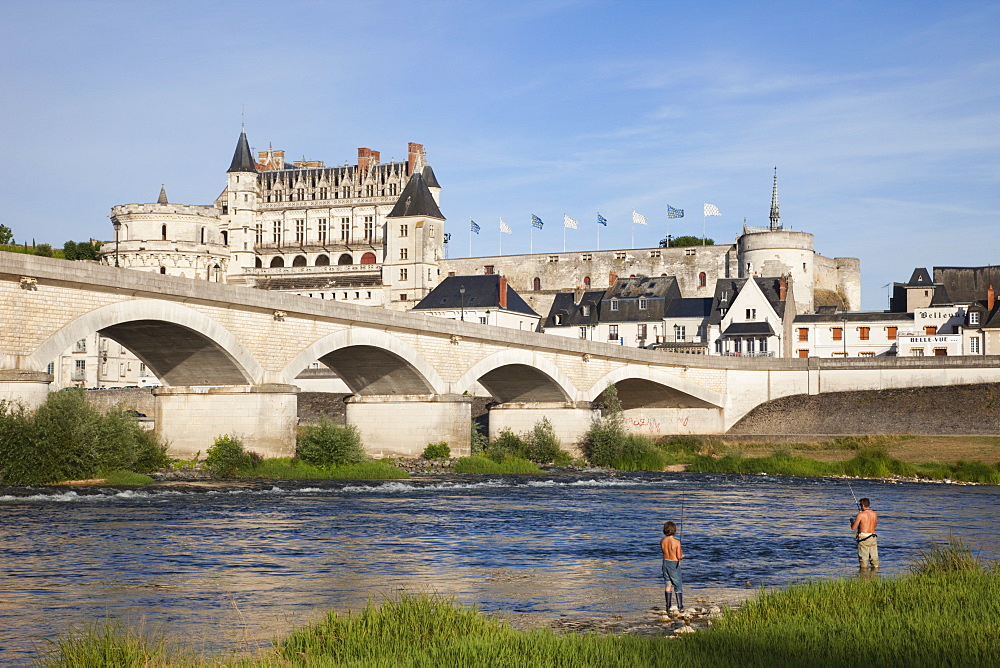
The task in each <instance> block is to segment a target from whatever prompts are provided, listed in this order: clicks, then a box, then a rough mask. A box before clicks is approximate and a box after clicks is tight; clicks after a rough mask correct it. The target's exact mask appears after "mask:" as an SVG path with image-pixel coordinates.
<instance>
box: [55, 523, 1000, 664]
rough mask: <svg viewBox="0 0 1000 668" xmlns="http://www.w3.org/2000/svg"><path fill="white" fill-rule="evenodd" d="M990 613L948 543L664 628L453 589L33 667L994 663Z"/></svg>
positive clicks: (967, 562) (112, 629)
mask: <svg viewBox="0 0 1000 668" xmlns="http://www.w3.org/2000/svg"><path fill="white" fill-rule="evenodd" d="M859 612H863V615H864V619H863V620H859V617H858V615H859ZM998 615H1000V571H998V569H997V568H996V567H995V566H994V567H987V566H984V565H983V564H982V563H980V562H979V561H978V559H976V558H975V557H974V556H973V555H972V553H971V551H970V550H969V549H968V548H966V547H965V546H964V545H962V544H961V543H958V542H952V543H951V544H950V545H948V546H946V547H943V548H941V547H938V548H934V549H931V550H929V551H928V552H926V553H924V555H923V556H922V559H921V561H920V562H919V563H917V564H915V566H914V568H913V571H912V572H911V573H909V574H906V575H903V576H901V577H898V578H891V579H890V578H885V579H880V578H878V577H877V576H875V577H865V578H850V579H839V580H833V581H826V582H810V583H806V584H800V585H792V586H790V587H788V588H787V589H785V590H783V591H777V592H762V593H761V594H760V595H758V596H756V597H755V598H753V599H751V600H749V601H747V602H746V603H745V604H744V605H742V606H741V607H739V608H729V609H726V610H724V611H718V612H712V613H708V614H706V615H705V617H706V618H705V627H704V628H703V629H702V630H697V628H696V627H695V626H694V625H688V624H686V623H685V620H684V619H683V618H680V619H677V618H674V619H665V620H663V621H660V619H659V618H660V615H659V614H658V613H656V617H657V618H658V619H657V620H656V621H655V622H653V624H656V625H658V627H654V628H657V629H658V630H659V629H662V631H663V632H661V633H648V632H645V630H646V629H645V628H644V627H641V628H630V629H627V630H624V629H621V628H618V627H615V626H614V625H598V626H594V625H589V626H588V625H587V624H586V623H581V622H579V621H572V620H570V621H567V622H565V623H563V624H562V625H561V627H557V628H552V625H550V627H549V628H534V629H521V628H516V627H515V626H514V625H513V624H511V623H508V622H507V621H505V620H503V619H498V618H497V617H498V616H497V615H491V616H487V615H483V614H481V613H480V612H479V611H478V610H476V609H475V608H470V607H464V606H459V605H456V604H454V603H452V602H451V601H450V600H449V599H444V598H439V597H435V596H427V595H402V596H399V597H397V598H393V599H390V600H386V601H384V602H383V603H381V604H379V605H375V604H371V603H369V605H368V606H367V607H366V608H365V609H363V610H361V611H360V612H358V613H355V614H350V613H348V614H338V613H336V612H329V613H327V614H326V615H325V617H324V618H323V619H321V620H319V621H317V622H315V623H313V624H309V625H306V626H304V627H301V628H299V629H296V630H294V631H292V632H290V633H289V634H287V635H286V636H285V637H283V638H281V639H279V640H277V641H275V642H274V644H273V646H271V647H266V648H259V649H257V650H256V651H253V652H251V653H245V654H242V655H236V656H232V655H228V656H221V655H218V656H211V655H201V654H198V653H196V652H195V651H194V650H192V649H191V648H188V647H184V646H179V645H177V644H174V643H172V642H169V641H168V640H167V639H166V638H164V637H157V636H155V635H154V636H152V637H151V636H149V635H147V634H144V633H142V632H141V631H140V630H136V629H131V628H127V627H123V626H121V625H119V624H116V623H114V622H107V623H106V624H105V625H104V626H103V627H102V626H100V625H98V626H95V627H93V628H90V629H85V630H83V631H81V632H76V633H71V634H69V635H67V636H63V637H62V638H59V639H57V640H56V641H55V642H54V643H53V645H52V648H51V652H50V654H49V656H48V657H47V660H46V661H45V662H43V663H42V665H50V666H66V667H75V666H87V667H88V668H90V667H93V666H105V665H115V666H124V667H129V666H146V665H217V666H235V665H239V666H257V667H261V668H265V667H268V668H269V667H274V666H291V665H350V666H382V665H385V666H390V665H391V666H401V667H402V666H443V665H449V666H451V665H458V666H469V667H477V666H497V665H501V666H507V665H511V666H513V665H531V666H567V665H572V666H593V667H599V666H601V667H603V666H607V667H612V666H614V667H618V666H630V667H631V666H653V665H672V666H705V665H712V666H774V665H788V666H814V665H837V666H854V665H878V666H939V665H977V666H995V665H1000V657H998V656H997V654H996V619H997V616H998ZM710 622H711V626H710V627H709V623H710ZM668 633H669V636H668V635H667V634H668ZM108 657H113V660H112V661H111V662H109V661H108V659H107V658H108Z"/></svg>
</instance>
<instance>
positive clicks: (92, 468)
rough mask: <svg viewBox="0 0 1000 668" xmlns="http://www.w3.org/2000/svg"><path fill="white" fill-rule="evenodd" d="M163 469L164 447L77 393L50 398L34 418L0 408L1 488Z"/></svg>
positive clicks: (119, 415) (115, 412) (118, 413)
mask: <svg viewBox="0 0 1000 668" xmlns="http://www.w3.org/2000/svg"><path fill="white" fill-rule="evenodd" d="M0 403H2V402H0ZM166 463H167V457H166V447H165V446H164V445H162V444H160V443H157V442H156V440H155V438H154V437H153V435H152V434H151V433H150V432H147V431H145V430H144V429H142V427H140V426H139V424H138V423H137V422H136V420H135V419H134V418H132V417H129V416H127V415H124V414H123V413H122V411H121V409H120V407H115V408H113V409H112V410H110V411H108V413H106V414H102V413H101V412H100V411H98V410H97V409H96V408H94V407H92V406H91V405H90V404H88V403H87V400H86V398H85V397H84V393H83V391H82V390H71V391H66V392H54V393H52V394H50V395H49V397H48V399H47V401H46V402H45V404H43V405H42V406H41V407H39V408H38V410H37V411H35V413H34V415H31V414H29V413H28V412H27V411H25V410H23V409H22V408H21V407H19V406H12V405H10V404H3V405H0V483H2V484H7V485H31V484H42V483H47V482H58V481H60V480H73V479H85V478H94V477H96V476H97V475H98V474H99V473H100V472H102V471H115V470H124V471H135V472H149V471H154V470H156V469H157V468H160V467H161V466H165V465H166Z"/></svg>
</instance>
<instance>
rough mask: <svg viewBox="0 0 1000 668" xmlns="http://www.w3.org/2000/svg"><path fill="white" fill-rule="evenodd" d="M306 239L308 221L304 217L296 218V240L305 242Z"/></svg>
mask: <svg viewBox="0 0 1000 668" xmlns="http://www.w3.org/2000/svg"><path fill="white" fill-rule="evenodd" d="M305 240H306V221H304V220H302V219H296V221H295V241H296V243H300V244H301V243H304V242H305Z"/></svg>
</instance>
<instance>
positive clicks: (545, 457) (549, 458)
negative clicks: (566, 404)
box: [525, 418, 569, 464]
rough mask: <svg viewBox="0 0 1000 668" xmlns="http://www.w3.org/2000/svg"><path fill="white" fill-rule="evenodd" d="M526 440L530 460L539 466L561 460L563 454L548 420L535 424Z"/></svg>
mask: <svg viewBox="0 0 1000 668" xmlns="http://www.w3.org/2000/svg"><path fill="white" fill-rule="evenodd" d="M525 440H526V441H527V445H528V459H530V460H531V461H533V462H535V463H538V464H549V463H551V462H554V461H555V460H556V459H557V458H559V453H561V452H563V450H562V448H561V447H560V443H559V439H558V438H556V432H555V430H554V429H553V428H552V423H551V422H549V419H548V418H542V419H541V421H540V422H537V423H535V426H534V428H533V429H532V430H531V431H530V432H529V433H528V434H527V437H526V439H525ZM564 454H566V453H564ZM566 456H567V457H568V456H569V455H568V454H566Z"/></svg>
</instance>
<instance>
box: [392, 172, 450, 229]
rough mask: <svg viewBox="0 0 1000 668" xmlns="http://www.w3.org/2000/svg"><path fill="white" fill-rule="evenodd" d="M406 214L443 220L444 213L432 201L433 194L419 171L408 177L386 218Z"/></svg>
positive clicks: (401, 216)
mask: <svg viewBox="0 0 1000 668" xmlns="http://www.w3.org/2000/svg"><path fill="white" fill-rule="evenodd" d="M407 216H426V217H428V218H437V219H438V220H444V219H445V217H444V214H442V213H441V209H439V208H438V205H437V202H435V201H434V195H431V191H430V190H428V189H427V182H426V181H424V177H423V176H421V175H420V173H419V172H417V173H416V174H414V175H413V176H411V177H410V180H409V181H408V182H407V184H406V187H405V188H403V192H402V194H400V196H399V199H398V200H396V206H394V207H392V211H390V212H389V215H388V216H386V217H387V218H406V217H407Z"/></svg>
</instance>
